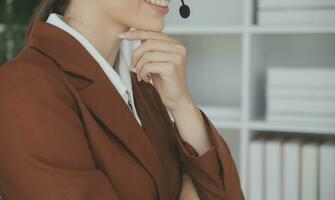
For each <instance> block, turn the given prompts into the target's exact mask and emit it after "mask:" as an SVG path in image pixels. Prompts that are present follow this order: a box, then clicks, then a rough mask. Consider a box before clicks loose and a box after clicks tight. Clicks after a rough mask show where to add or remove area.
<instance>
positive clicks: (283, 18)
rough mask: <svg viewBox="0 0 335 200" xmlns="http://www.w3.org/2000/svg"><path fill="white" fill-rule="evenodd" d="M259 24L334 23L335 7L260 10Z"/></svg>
mask: <svg viewBox="0 0 335 200" xmlns="http://www.w3.org/2000/svg"><path fill="white" fill-rule="evenodd" d="M258 24H259V25H334V24H335V9H315V10H313V9H309V10H299V9H296V10H289V9H275V10H268V9H267V10H263V9H261V10H258Z"/></svg>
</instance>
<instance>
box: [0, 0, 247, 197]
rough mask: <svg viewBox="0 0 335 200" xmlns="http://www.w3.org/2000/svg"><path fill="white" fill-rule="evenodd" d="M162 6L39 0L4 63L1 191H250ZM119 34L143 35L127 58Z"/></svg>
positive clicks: (124, 0) (0, 78) (133, 0)
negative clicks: (196, 89)
mask: <svg viewBox="0 0 335 200" xmlns="http://www.w3.org/2000/svg"><path fill="white" fill-rule="evenodd" d="M157 2H159V1H157ZM160 2H161V3H160V4H161V5H165V6H166V5H167V3H168V2H166V1H163V2H162V1H160ZM154 4H157V3H154ZM166 11H167V10H166V8H161V7H160V8H159V7H158V6H156V5H153V4H152V3H148V1H146V0H145V1H143V0H113V1H107V0H95V1H90V0H44V1H42V2H41V4H40V6H39V7H38V9H37V10H36V11H35V15H34V18H33V19H32V23H31V26H30V28H29V29H28V30H29V31H28V32H27V35H28V36H27V42H26V45H25V47H24V48H23V49H22V51H21V52H20V53H19V54H18V55H17V56H16V57H15V58H14V59H13V60H11V61H9V62H7V63H6V64H4V65H3V66H2V67H1V69H0V195H1V196H2V198H3V199H8V200H12V199H13V200H14V199H15V200H21V199H24V200H42V199H43V200H45V199H48V200H56V199H57V200H59V199H71V200H79V199H80V200H82V199H90V200H91V199H104V200H105V199H106V200H107V199H110V200H119V199H120V200H131V199H145V200H156V199H161V200H171V199H201V200H205V199H206V200H218V199H229V200H239V199H243V198H244V197H243V194H242V191H241V188H240V182H239V177H238V174H237V171H236V168H235V165H234V162H233V159H232V156H231V153H230V151H229V149H228V147H227V145H226V143H225V142H224V140H223V138H222V137H221V136H220V134H219V132H218V130H217V129H216V128H215V127H214V126H213V124H212V123H211V121H210V120H209V119H208V118H207V116H206V115H205V114H204V113H203V111H202V110H200V109H198V108H197V106H196V105H195V104H194V101H193V100H192V97H191V95H190V92H189V90H188V88H187V85H186V78H185V74H186V73H185V72H186V66H185V60H186V55H187V51H186V48H185V47H184V46H183V45H182V44H181V43H180V42H179V41H177V40H176V39H174V38H171V37H170V36H168V35H164V34H163V33H161V31H162V29H163V27H164V16H165V14H166ZM130 27H133V28H134V29H135V30H130V32H128V33H127V34H123V35H121V36H119V34H120V33H123V32H125V31H127V30H129V28H130ZM123 39H125V40H129V41H130V40H140V41H141V45H140V46H139V47H138V48H136V49H135V50H134V51H133V53H132V56H131V58H130V61H129V62H127V59H125V56H124V53H123V50H122V48H120V46H121V45H120V43H121V41H122V40H123ZM130 66H133V67H130ZM128 67H130V70H129V69H128Z"/></svg>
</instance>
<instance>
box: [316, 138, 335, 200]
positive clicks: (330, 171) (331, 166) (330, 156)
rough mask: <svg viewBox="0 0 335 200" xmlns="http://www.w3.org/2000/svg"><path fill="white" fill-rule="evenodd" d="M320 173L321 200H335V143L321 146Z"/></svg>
mask: <svg viewBox="0 0 335 200" xmlns="http://www.w3.org/2000/svg"><path fill="white" fill-rule="evenodd" d="M319 173H320V174H319V177H320V184H319V188H320V198H319V199H320V200H330V199H335V142H327V143H324V144H321V146H320V170H319Z"/></svg>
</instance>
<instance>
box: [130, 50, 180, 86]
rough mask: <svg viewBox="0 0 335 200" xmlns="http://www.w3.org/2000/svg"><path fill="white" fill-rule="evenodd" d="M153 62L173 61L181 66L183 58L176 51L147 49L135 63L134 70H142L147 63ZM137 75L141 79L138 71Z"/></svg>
mask: <svg viewBox="0 0 335 200" xmlns="http://www.w3.org/2000/svg"><path fill="white" fill-rule="evenodd" d="M153 62H170V63H173V64H174V66H182V62H183V58H182V56H181V55H179V54H176V53H167V52H160V51H147V52H144V54H143V56H142V57H141V58H140V60H139V61H138V62H137V64H136V66H135V67H136V72H140V73H141V72H142V69H143V67H144V66H145V65H146V64H147V63H153ZM137 77H138V78H140V79H141V77H140V76H139V73H137Z"/></svg>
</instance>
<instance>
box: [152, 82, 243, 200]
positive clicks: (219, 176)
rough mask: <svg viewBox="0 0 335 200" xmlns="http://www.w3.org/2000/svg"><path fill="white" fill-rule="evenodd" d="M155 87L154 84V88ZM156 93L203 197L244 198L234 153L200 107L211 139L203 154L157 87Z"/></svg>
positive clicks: (218, 199) (208, 199)
mask: <svg viewBox="0 0 335 200" xmlns="http://www.w3.org/2000/svg"><path fill="white" fill-rule="evenodd" d="M152 88H153V89H154V87H152ZM153 92H154V96H155V97H156V101H157V103H158V105H159V107H160V109H161V114H162V117H163V119H164V121H166V124H167V129H168V132H169V133H170V134H171V135H172V137H173V138H174V141H175V144H176V146H177V150H178V153H179V158H180V159H181V162H182V164H183V165H184V167H185V168H186V169H185V170H186V172H187V173H188V174H189V175H190V177H191V179H192V181H193V183H194V185H195V187H196V189H197V192H198V195H199V197H200V199H201V200H244V195H243V192H242V188H241V185H240V178H239V175H238V172H237V170H236V166H235V163H234V160H233V158H232V154H231V152H230V150H229V148H228V145H227V144H226V142H225V141H224V139H223V138H222V136H221V135H220V133H219V131H218V130H217V129H216V127H215V126H214V125H213V123H212V122H211V121H210V120H209V119H208V117H207V116H206V114H205V113H204V112H203V111H202V110H201V109H200V108H198V109H199V110H200V112H201V115H202V117H203V119H204V122H205V125H206V131H207V134H208V136H209V138H210V141H211V144H212V145H211V147H210V148H209V149H208V150H207V151H206V152H205V153H204V154H202V155H201V156H199V155H198V153H197V151H196V150H195V149H194V148H193V146H192V145H191V144H189V143H188V142H186V141H184V140H183V139H182V138H181V136H180V133H179V131H178V129H177V126H176V124H175V123H174V121H173V120H172V119H173V118H172V117H170V116H171V115H170V113H169V112H168V110H167V108H166V107H165V106H164V104H163V102H162V101H161V99H160V96H159V94H158V92H157V91H156V90H155V89H154V91H153Z"/></svg>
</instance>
